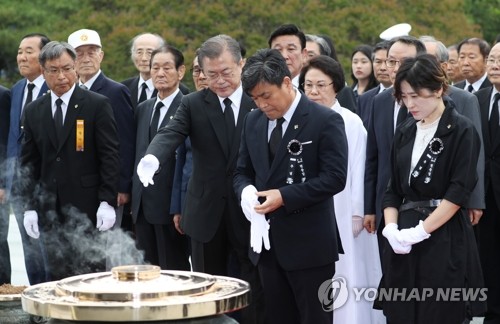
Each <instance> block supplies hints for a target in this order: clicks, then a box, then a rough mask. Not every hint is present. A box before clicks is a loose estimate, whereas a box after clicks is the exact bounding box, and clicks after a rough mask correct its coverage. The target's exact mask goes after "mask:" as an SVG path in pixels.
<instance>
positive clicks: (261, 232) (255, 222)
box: [250, 212, 271, 253]
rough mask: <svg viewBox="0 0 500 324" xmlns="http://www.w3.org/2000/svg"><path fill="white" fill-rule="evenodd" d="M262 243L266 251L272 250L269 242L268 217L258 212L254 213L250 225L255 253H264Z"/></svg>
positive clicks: (251, 241)
mask: <svg viewBox="0 0 500 324" xmlns="http://www.w3.org/2000/svg"><path fill="white" fill-rule="evenodd" d="M262 243H264V247H265V248H266V250H269V249H270V248H271V243H270V242H269V223H268V222H267V220H266V217H265V216H264V215H262V214H259V213H257V212H253V215H252V217H251V225H250V246H251V247H252V249H253V251H254V252H256V253H260V252H261V251H262Z"/></svg>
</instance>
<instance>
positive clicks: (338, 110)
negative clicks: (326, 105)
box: [332, 99, 342, 114]
mask: <svg viewBox="0 0 500 324" xmlns="http://www.w3.org/2000/svg"><path fill="white" fill-rule="evenodd" d="M332 109H333V110H334V111H335V112H336V113H339V114H342V106H341V105H340V104H339V101H338V100H337V99H335V103H334V104H333V106H332Z"/></svg>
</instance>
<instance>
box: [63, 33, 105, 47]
mask: <svg viewBox="0 0 500 324" xmlns="http://www.w3.org/2000/svg"><path fill="white" fill-rule="evenodd" d="M68 43H69V45H71V46H73V48H77V47H79V46H82V45H96V46H99V47H102V46H101V38H100V37H99V34H98V33H97V32H96V31H95V30H92V29H80V30H77V31H76V32H74V33H73V34H71V35H69V37H68Z"/></svg>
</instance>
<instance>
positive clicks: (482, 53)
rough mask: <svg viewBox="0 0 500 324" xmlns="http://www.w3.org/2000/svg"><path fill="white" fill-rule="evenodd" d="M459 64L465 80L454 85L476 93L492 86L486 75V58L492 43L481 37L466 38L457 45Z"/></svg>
mask: <svg viewBox="0 0 500 324" xmlns="http://www.w3.org/2000/svg"><path fill="white" fill-rule="evenodd" d="M457 50H458V65H459V66H460V71H461V72H462V75H463V76H464V77H465V80H463V81H462V82H458V83H457V84H455V85H454V86H455V87H457V88H460V89H464V90H467V91H469V92H470V93H474V92H476V91H478V90H479V89H484V88H487V87H491V82H490V81H489V80H488V78H487V75H486V59H487V58H488V54H489V53H490V45H489V44H488V42H486V41H485V40H483V39H480V38H475V37H474V38H466V39H464V40H463V41H461V42H460V44H458V46H457Z"/></svg>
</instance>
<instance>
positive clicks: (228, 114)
mask: <svg viewBox="0 0 500 324" xmlns="http://www.w3.org/2000/svg"><path fill="white" fill-rule="evenodd" d="M231 103H232V101H231V99H229V98H226V99H224V120H225V121H226V134H227V145H228V148H229V149H231V143H232V142H233V136H234V129H235V128H236V126H235V122H234V113H233V108H231Z"/></svg>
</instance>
